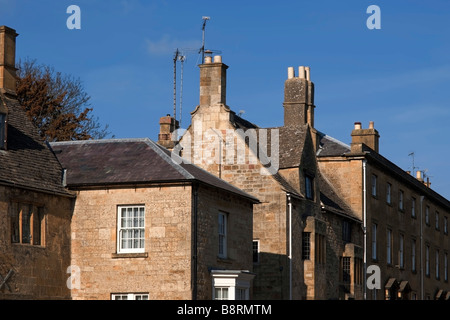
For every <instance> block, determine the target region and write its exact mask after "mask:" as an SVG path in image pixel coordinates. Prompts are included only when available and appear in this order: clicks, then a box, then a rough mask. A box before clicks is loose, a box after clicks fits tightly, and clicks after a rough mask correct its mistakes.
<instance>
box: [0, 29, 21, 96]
mask: <svg viewBox="0 0 450 320" xmlns="http://www.w3.org/2000/svg"><path fill="white" fill-rule="evenodd" d="M17 36H18V34H17V33H16V30H14V29H11V28H8V27H6V26H0V91H2V92H6V93H9V94H13V95H15V94H16V71H17V69H16V37H17Z"/></svg>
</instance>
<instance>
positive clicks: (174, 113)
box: [173, 49, 180, 119]
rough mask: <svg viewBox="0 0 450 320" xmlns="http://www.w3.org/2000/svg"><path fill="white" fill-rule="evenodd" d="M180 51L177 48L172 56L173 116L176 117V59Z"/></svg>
mask: <svg viewBox="0 0 450 320" xmlns="http://www.w3.org/2000/svg"><path fill="white" fill-rule="evenodd" d="M179 54H180V51H178V49H177V50H176V51H175V55H174V57H173V117H174V119H176V116H177V60H178V56H179Z"/></svg>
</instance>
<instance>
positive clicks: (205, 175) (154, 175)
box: [51, 138, 258, 202]
mask: <svg viewBox="0 0 450 320" xmlns="http://www.w3.org/2000/svg"><path fill="white" fill-rule="evenodd" d="M51 147H52V149H53V150H54V152H55V154H56V156H57V157H58V159H59V161H60V162H61V164H62V165H63V167H64V168H65V169H67V173H66V183H67V186H68V187H73V188H76V187H87V186H101V185H127V184H148V183H163V182H166V183H167V182H186V181H188V182H195V181H197V182H200V183H204V184H207V185H210V186H213V187H216V188H220V189H222V190H225V191H228V192H231V193H234V194H237V195H240V196H242V197H246V198H248V199H250V200H252V201H254V202H258V200H257V199H256V198H254V197H253V196H251V195H249V194H248V193H246V192H244V191H242V190H240V189H238V188H236V187H234V186H232V185H231V184H229V183H228V182H225V181H224V180H222V179H219V178H218V177H216V176H214V175H212V174H210V173H209V172H207V171H205V170H203V169H201V168H199V167H197V166H195V165H193V164H186V163H182V162H181V161H179V162H178V161H177V163H175V161H173V160H172V158H171V153H170V151H169V150H167V149H165V148H163V147H161V146H159V145H157V144H156V143H155V142H153V141H152V140H150V139H148V138H143V139H108V140H87V141H71V142H53V143H51ZM177 160H180V159H179V158H177ZM180 162H181V163H180Z"/></svg>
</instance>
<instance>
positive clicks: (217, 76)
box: [199, 55, 228, 106]
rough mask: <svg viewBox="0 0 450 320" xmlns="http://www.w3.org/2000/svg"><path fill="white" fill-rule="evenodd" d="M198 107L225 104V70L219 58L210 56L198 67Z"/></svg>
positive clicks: (224, 65) (225, 67)
mask: <svg viewBox="0 0 450 320" xmlns="http://www.w3.org/2000/svg"><path fill="white" fill-rule="evenodd" d="M199 67H200V106H210V105H214V104H226V89H227V69H228V66H227V65H226V64H224V63H222V57H221V56H215V57H214V60H213V59H212V57H211V56H210V55H207V56H206V57H205V62H204V63H203V64H201V65H200V66H199Z"/></svg>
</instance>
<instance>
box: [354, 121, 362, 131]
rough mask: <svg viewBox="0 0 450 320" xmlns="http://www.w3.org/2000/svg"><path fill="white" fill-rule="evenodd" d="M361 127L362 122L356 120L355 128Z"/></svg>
mask: <svg viewBox="0 0 450 320" xmlns="http://www.w3.org/2000/svg"><path fill="white" fill-rule="evenodd" d="M359 129H361V122H355V130H359Z"/></svg>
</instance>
